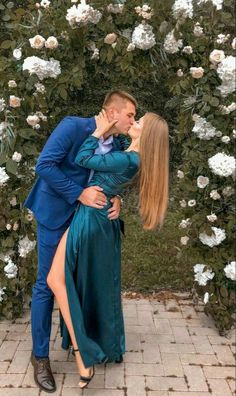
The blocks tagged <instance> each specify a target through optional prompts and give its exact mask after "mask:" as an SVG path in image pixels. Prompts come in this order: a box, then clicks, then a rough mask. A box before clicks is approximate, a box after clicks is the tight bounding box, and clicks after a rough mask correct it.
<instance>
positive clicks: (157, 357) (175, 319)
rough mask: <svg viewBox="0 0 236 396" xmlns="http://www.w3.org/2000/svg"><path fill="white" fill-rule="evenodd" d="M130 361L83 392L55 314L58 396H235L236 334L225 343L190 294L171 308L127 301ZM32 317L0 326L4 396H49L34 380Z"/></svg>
mask: <svg viewBox="0 0 236 396" xmlns="http://www.w3.org/2000/svg"><path fill="white" fill-rule="evenodd" d="M123 307H124V316H125V328H126V344H127V345H126V354H125V358H124V362H123V363H121V364H107V365H97V366H96V374H95V377H94V379H93V381H92V382H91V383H90V384H89V388H87V389H85V390H84V391H83V392H82V391H81V390H80V389H79V388H78V386H77V384H78V380H79V377H78V374H77V369H76V364H75V360H74V357H73V356H72V355H71V354H69V353H68V352H67V351H64V350H62V349H61V344H60V335H59V320H58V310H57V309H56V308H55V310H54V313H53V328H52V335H51V346H50V347H51V352H50V358H51V366H52V370H53V372H54V373H55V378H56V382H57V391H56V392H55V393H54V395H55V396H77V395H84V396H232V395H235V393H236V392H235V332H234V331H231V334H230V336H229V337H220V336H219V334H218V331H217V329H216V328H215V326H214V322H213V320H212V319H211V318H208V317H207V316H206V315H205V314H204V313H203V312H202V306H198V307H196V308H195V307H194V306H193V305H192V302H191V299H190V298H188V297H187V295H186V294H183V295H180V294H177V295H174V294H173V298H171V299H168V300H159V301H158V300H153V299H148V298H147V299H146V298H145V299H127V298H125V297H124V298H123ZM30 353H31V333H30V313H29V311H26V312H25V315H24V317H23V318H21V319H17V320H15V321H14V323H12V322H10V321H2V322H0V396H46V395H47V394H46V393H44V392H42V391H40V390H39V389H38V388H37V387H36V385H35V383H34V380H33V374H32V373H33V370H32V366H31V363H30Z"/></svg>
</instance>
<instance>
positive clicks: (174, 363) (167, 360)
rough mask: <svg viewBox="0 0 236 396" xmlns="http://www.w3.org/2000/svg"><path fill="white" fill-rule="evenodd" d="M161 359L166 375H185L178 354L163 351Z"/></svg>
mask: <svg viewBox="0 0 236 396" xmlns="http://www.w3.org/2000/svg"><path fill="white" fill-rule="evenodd" d="M161 360H162V364H163V368H164V373H165V376H167V377H168V376H176V377H183V376H184V372H183V368H182V364H181V361H180V358H179V355H178V354H172V353H162V354H161Z"/></svg>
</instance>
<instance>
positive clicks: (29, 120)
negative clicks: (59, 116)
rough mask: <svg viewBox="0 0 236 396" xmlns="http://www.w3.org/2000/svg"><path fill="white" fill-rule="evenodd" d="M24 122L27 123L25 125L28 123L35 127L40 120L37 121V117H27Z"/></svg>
mask: <svg viewBox="0 0 236 396" xmlns="http://www.w3.org/2000/svg"><path fill="white" fill-rule="evenodd" d="M26 121H27V123H28V124H29V125H30V126H35V125H36V124H38V123H39V121H40V119H39V117H38V116H37V115H29V116H28V117H27V118H26Z"/></svg>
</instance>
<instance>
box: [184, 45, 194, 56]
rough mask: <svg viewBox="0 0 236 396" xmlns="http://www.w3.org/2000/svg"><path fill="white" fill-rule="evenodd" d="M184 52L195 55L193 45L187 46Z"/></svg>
mask: <svg viewBox="0 0 236 396" xmlns="http://www.w3.org/2000/svg"><path fill="white" fill-rule="evenodd" d="M182 52H183V53H184V54H189V55H190V54H192V53H193V49H192V47H191V45H187V46H186V47H184V48H183V49H182Z"/></svg>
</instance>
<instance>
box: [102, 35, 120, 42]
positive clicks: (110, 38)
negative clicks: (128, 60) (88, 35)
mask: <svg viewBox="0 0 236 396" xmlns="http://www.w3.org/2000/svg"><path fill="white" fill-rule="evenodd" d="M116 39H117V34H116V33H109V34H107V35H106V37H105V38H104V43H105V44H113V43H114V42H115V41H116Z"/></svg>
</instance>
